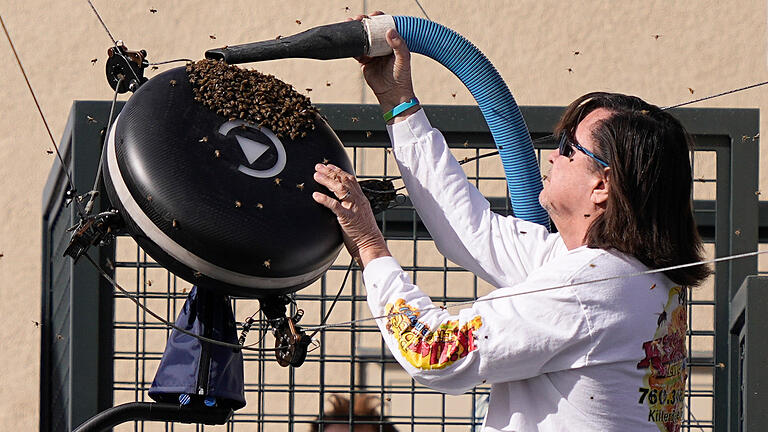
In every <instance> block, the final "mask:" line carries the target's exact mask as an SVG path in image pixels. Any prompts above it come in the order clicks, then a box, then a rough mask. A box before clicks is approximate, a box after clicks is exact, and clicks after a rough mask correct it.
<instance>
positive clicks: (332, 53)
mask: <svg viewBox="0 0 768 432" xmlns="http://www.w3.org/2000/svg"><path fill="white" fill-rule="evenodd" d="M388 28H395V22H394V20H393V18H392V17H391V16H389V15H378V16H375V17H372V18H368V19H365V20H364V21H363V22H360V21H346V22H341V23H336V24H328V25H324V26H320V27H315V28H312V29H309V30H307V31H305V32H301V33H299V34H295V35H293V36H287V37H283V38H281V37H278V38H277V39H272V40H267V41H261V42H253V43H248V44H243V45H235V46H228V47H224V48H216V49H211V50H208V51H206V52H205V57H206V58H208V59H212V60H223V61H225V62H226V63H228V64H239V63H249V62H256V61H264V60H276V59H282V58H311V59H317V60H330V59H337V58H348V57H359V56H363V55H369V56H377V55H386V54H389V53H391V52H392V50H391V49H390V48H389V46H388V45H387V43H386V40H384V39H383V38H384V35H385V34H386V31H387V29H388ZM371 35H373V36H371ZM382 41H383V45H384V48H382V46H381V43H382ZM372 48H373V49H372Z"/></svg>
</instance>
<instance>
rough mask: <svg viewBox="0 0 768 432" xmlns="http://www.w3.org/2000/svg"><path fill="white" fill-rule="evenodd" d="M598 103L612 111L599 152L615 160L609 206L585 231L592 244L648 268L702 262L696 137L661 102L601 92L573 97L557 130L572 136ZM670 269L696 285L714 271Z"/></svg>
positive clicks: (597, 130) (601, 126)
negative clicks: (695, 175) (695, 184)
mask: <svg viewBox="0 0 768 432" xmlns="http://www.w3.org/2000/svg"><path fill="white" fill-rule="evenodd" d="M598 108H605V109H607V110H608V111H610V112H611V113H612V114H611V115H610V117H608V118H606V119H604V120H602V121H601V122H598V123H596V124H595V127H594V128H593V130H592V137H593V138H594V141H595V148H594V149H593V151H594V153H595V155H596V156H597V157H599V158H600V159H602V160H604V161H607V162H608V164H609V165H610V170H609V174H608V176H609V177H608V180H609V183H610V191H609V197H608V202H607V205H606V208H605V212H604V213H603V214H601V215H600V216H598V217H596V218H595V220H594V221H593V222H592V225H591V226H590V227H589V230H588V231H587V238H586V240H587V246H589V247H592V248H602V249H608V248H614V249H617V250H619V251H621V252H624V253H627V254H629V255H632V256H634V257H635V258H637V259H638V260H640V261H641V262H642V263H643V264H645V265H647V266H648V267H650V268H663V267H669V266H674V265H678V264H687V263H691V262H695V261H701V259H702V246H701V238H700V237H699V233H698V230H697V229H696V222H695V221H694V218H693V201H692V197H691V192H692V184H693V182H692V174H691V164H690V159H689V157H690V151H691V150H692V149H693V139H692V138H691V136H690V135H689V134H688V132H686V130H685V128H684V127H683V125H682V124H680V122H679V121H678V120H677V119H676V118H674V117H673V116H672V115H671V114H670V113H668V112H666V111H663V110H661V109H660V108H659V107H657V106H654V105H651V104H649V103H647V102H645V101H643V100H642V99H640V98H637V97H634V96H627V95H623V94H617V93H603V92H594V93H588V94H586V95H584V96H581V97H580V98H578V99H576V100H575V101H574V102H573V103H571V105H570V106H568V108H567V109H566V111H565V113H564V114H563V117H562V118H561V119H560V121H559V122H558V124H557V126H556V127H555V132H556V134H557V133H560V132H563V131H565V132H567V133H570V134H574V133H575V131H576V127H577V126H578V124H579V122H581V120H583V119H584V117H586V116H587V114H589V113H590V112H592V111H594V110H596V109H598ZM598 168H600V169H602V167H598V166H597V163H595V169H598ZM664 273H665V274H666V275H667V277H669V278H670V279H671V280H672V281H673V282H675V283H677V284H680V285H683V286H696V285H698V284H699V283H701V282H702V281H703V280H704V279H705V278H706V277H707V276H708V275H709V274H710V270H709V268H708V267H706V266H704V265H698V266H693V267H686V268H682V269H677V270H668V271H666V272H664Z"/></svg>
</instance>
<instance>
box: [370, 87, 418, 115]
mask: <svg viewBox="0 0 768 432" xmlns="http://www.w3.org/2000/svg"><path fill="white" fill-rule="evenodd" d="M415 97H416V95H414V94H413V92H411V91H408V92H403V93H400V94H395V95H392V94H387V95H384V94H381V95H379V94H377V95H376V98H377V99H378V100H379V105H380V106H381V113H382V114H384V113H386V112H389V111H391V110H392V108H394V107H396V106H398V105H400V104H401V103H404V102H408V101H409V100H411V99H413V98H415Z"/></svg>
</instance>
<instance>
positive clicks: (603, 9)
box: [0, 0, 768, 430]
mask: <svg viewBox="0 0 768 432" xmlns="http://www.w3.org/2000/svg"><path fill="white" fill-rule="evenodd" d="M94 3H95V5H96V7H97V8H98V9H99V11H100V12H101V13H102V16H103V18H104V20H105V21H106V23H107V25H108V26H109V27H110V30H111V31H112V33H113V34H114V35H115V37H116V38H118V39H123V40H124V41H126V44H127V45H128V47H129V48H131V49H141V48H143V49H146V50H147V51H148V53H149V58H150V60H151V61H161V60H166V59H171V58H178V57H190V58H194V59H196V58H200V57H201V56H202V53H203V51H204V50H205V49H208V48H211V47H216V46H221V45H224V44H234V43H238V42H246V41H252V40H261V39H267V38H273V37H275V36H276V35H278V34H282V35H288V34H292V33H295V32H298V31H301V30H304V29H307V28H309V27H311V26H314V25H319V24H324V23H330V22H335V21H340V20H343V19H344V18H345V17H347V16H351V15H353V14H355V13H359V12H363V11H372V10H375V9H378V8H381V9H385V10H386V11H388V12H389V13H392V14H398V15H413V16H421V11H420V10H419V8H418V7H417V5H416V3H415V2H414V1H410V0H409V1H405V0H403V1H387V2H384V1H360V0H356V1H335V0H334V1H325V2H317V1H312V2H310V1H306V2H304V1H297V0H283V1H274V0H263V1H258V2H255V1H221V2H212V1H205V2H203V1H198V2H192V1H187V2H182V1H145V0H137V1H134V2H114V1H112V2H110V1H107V0H94ZM421 4H422V5H423V6H424V8H425V9H426V10H427V12H428V13H429V15H430V17H431V18H432V19H433V20H435V21H438V22H440V23H442V24H444V25H446V26H448V27H451V28H453V29H455V30H456V31H458V32H459V33H461V34H463V35H464V36H466V37H467V38H468V39H469V40H471V41H472V42H474V43H475V45H477V46H478V47H479V48H480V49H481V50H482V51H483V52H484V53H485V54H486V55H487V56H488V58H489V59H490V60H491V61H492V62H493V63H494V64H495V65H496V67H497V68H498V69H499V71H500V73H501V75H502V76H503V77H504V78H505V79H506V80H507V82H508V84H509V85H510V88H511V89H512V91H513V93H514V94H515V96H516V98H517V101H518V103H520V104H521V105H563V104H566V103H568V102H570V101H571V100H573V99H574V98H575V97H577V96H579V95H581V94H583V93H586V92H588V91H592V90H609V91H618V92H626V93H633V94H637V95H639V96H641V97H643V98H645V99H647V100H649V101H651V102H654V103H656V104H659V105H670V104H674V103H677V102H681V101H684V100H687V99H690V98H695V97H699V96H704V95H708V94H711V93H716V92H720V91H723V90H727V89H730V88H734V87H739V86H743V85H746V84H751V83H754V82H758V81H763V80H765V79H766V76H768V74H766V37H765V35H766V25H765V23H766V10H765V5H766V2H765V1H757V0H752V1H738V2H737V1H714V0H707V1H695V2H694V1H689V2H682V1H678V2H674V1H643V2H616V1H561V2H556V1H541V0H516V1H507V2H503V1H484V2H457V1H445V0H442V1H437V0H421ZM345 7H348V8H349V11H346V10H345ZM150 8H154V9H157V10H158V12H157V13H155V14H152V13H150V12H149V9H150ZM0 14H2V17H3V19H4V20H5V23H6V26H7V27H8V29H9V31H10V33H11V36H12V37H13V40H14V42H15V44H16V49H17V50H18V52H19V55H20V56H21V60H22V62H23V63H24V66H25V67H26V69H27V72H28V74H29V79H30V81H31V83H32V85H33V87H34V89H35V91H36V93H37V96H38V99H39V101H40V105H41V107H42V109H43V112H44V113H45V115H46V118H47V120H48V122H49V124H50V126H51V130H52V133H53V135H54V137H56V139H57V140H58V138H59V137H60V136H61V134H62V132H63V128H64V125H65V122H66V119H67V117H66V116H67V113H68V111H69V107H70V105H71V104H72V101H73V100H76V99H102V100H103V99H109V98H110V97H111V96H112V92H111V89H110V88H109V87H108V85H107V83H106V80H105V79H104V61H105V51H106V49H107V48H108V47H109V45H110V42H109V39H108V38H107V36H106V34H105V32H104V31H103V29H102V28H101V26H100V25H99V23H98V21H97V20H96V18H95V17H94V15H93V14H92V12H91V10H90V8H89V7H88V4H87V2H86V1H85V0H82V1H79V0H78V1H41V0H27V1H23V2H22V1H19V0H0ZM296 20H300V21H301V24H297V23H296ZM209 35H215V36H216V38H217V39H216V40H212V39H211V38H210V37H209ZM655 35H659V36H658V38H657V37H656V36H655ZM576 51H578V52H579V54H578V55H575V52H576ZM0 58H2V60H3V61H2V62H0V77H1V78H2V79H1V80H0V101H2V102H3V106H4V108H3V110H2V113H1V114H0V209H2V210H1V211H2V223H0V253H2V254H3V256H2V257H1V258H0V365H2V366H0V428H2V429H3V430H33V429H36V428H37V423H38V375H39V343H40V341H39V337H40V329H39V328H38V327H37V326H36V324H35V323H36V322H37V321H39V316H40V272H41V270H40V223H41V222H40V220H41V210H40V207H41V193H42V189H43V185H44V182H45V179H46V176H47V174H48V171H49V169H50V167H51V164H52V162H53V156H52V155H49V154H47V153H46V150H47V149H49V148H51V144H50V141H49V140H48V137H47V134H46V132H45V130H44V128H43V123H42V121H41V120H40V118H39V116H38V114H37V112H36V110H35V107H34V103H33V102H32V99H31V97H30V95H29V93H28V90H27V89H26V86H25V83H24V80H23V78H22V75H21V73H20V72H19V70H18V68H17V66H16V64H15V62H14V60H13V57H12V53H11V50H10V47H9V45H8V43H7V42H6V41H5V40H2V41H0ZM93 58H98V61H97V63H96V64H95V65H92V64H91V62H90V60H91V59H93ZM414 64H415V65H414V68H415V86H416V91H417V94H418V95H419V97H420V99H421V100H422V101H423V102H424V103H429V104H433V103H434V104H470V103H472V102H473V101H472V99H471V97H470V96H469V94H468V92H467V91H466V90H465V89H463V87H462V85H461V84H460V83H459V82H458V81H457V80H456V79H455V78H454V77H453V76H452V75H451V74H450V73H449V72H447V71H445V70H443V69H442V67H440V66H439V65H436V64H435V63H434V62H432V61H431V60H428V59H425V58H417V59H416V60H415V61H414ZM257 66H258V68H259V69H260V70H262V71H264V72H269V73H274V74H276V75H277V76H278V77H280V78H282V79H283V80H285V81H287V82H289V83H292V84H293V85H294V86H295V87H296V88H298V89H305V88H312V89H313V91H312V92H311V93H309V95H310V96H311V97H312V100H313V101H314V102H352V103H358V102H371V101H373V99H372V96H371V94H370V93H368V92H367V91H365V90H364V88H363V85H362V79H361V77H360V74H359V72H358V69H357V66H356V64H355V63H354V61H352V60H338V61H330V62H316V61H310V60H284V61H275V62H268V63H264V64H259V65H257ZM162 70H163V69H161V71H162ZM327 82H330V83H331V85H330V86H327V85H326V83H327ZM689 89H690V90H689ZM692 91H693V92H694V93H693V94H691V92H692ZM454 93H455V94H456V95H455V97H454V96H453V94H454ZM122 99H125V96H123V97H122ZM696 106H698V107H739V108H752V107H758V108H768V88H761V89H754V90H750V91H747V92H743V93H739V94H736V95H731V96H726V97H723V98H719V99H717V100H714V101H709V102H706V103H702V104H698V105H696ZM761 119H762V120H761V124H764V122H765V115H763V116H761ZM763 153H765V152H763ZM761 165H763V166H765V164H761ZM767 181H768V178H767V177H766V175H765V173H761V188H762V189H763V190H768V189H766V184H767V183H766V182H767Z"/></svg>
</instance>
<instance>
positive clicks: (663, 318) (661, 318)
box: [656, 310, 667, 326]
mask: <svg viewBox="0 0 768 432" xmlns="http://www.w3.org/2000/svg"><path fill="white" fill-rule="evenodd" d="M666 320H667V311H665V310H662V311H661V313H660V314H659V319H658V320H657V321H656V325H658V326H661V324H662V323H664V322H665V321H666Z"/></svg>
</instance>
